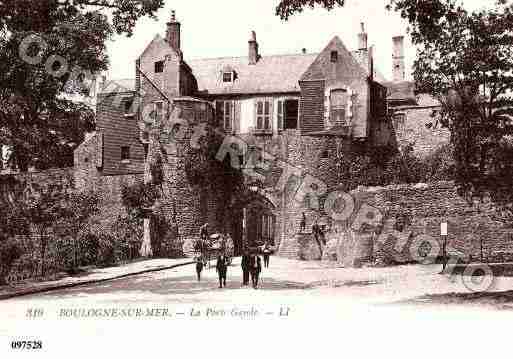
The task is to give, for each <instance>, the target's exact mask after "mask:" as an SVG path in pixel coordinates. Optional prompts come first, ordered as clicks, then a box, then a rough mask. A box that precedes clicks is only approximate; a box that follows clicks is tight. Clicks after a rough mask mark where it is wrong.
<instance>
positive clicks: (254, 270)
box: [249, 254, 262, 289]
mask: <svg viewBox="0 0 513 359" xmlns="http://www.w3.org/2000/svg"><path fill="white" fill-rule="evenodd" d="M249 265H250V273H251V282H252V283H253V288H254V289H257V288H258V277H259V276H260V272H261V271H262V260H261V259H260V257H259V256H258V255H255V254H253V255H252V256H251V258H250V260H249Z"/></svg>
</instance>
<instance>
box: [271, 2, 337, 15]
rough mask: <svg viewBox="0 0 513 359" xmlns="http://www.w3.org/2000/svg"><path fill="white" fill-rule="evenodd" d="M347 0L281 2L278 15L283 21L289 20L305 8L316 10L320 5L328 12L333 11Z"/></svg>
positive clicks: (277, 10) (277, 9) (277, 11)
mask: <svg viewBox="0 0 513 359" xmlns="http://www.w3.org/2000/svg"><path fill="white" fill-rule="evenodd" d="M344 3H345V0H281V1H280V3H279V4H278V7H277V8H276V15H278V16H280V17H281V19H282V20H288V19H289V17H290V16H292V15H294V14H296V13H300V12H302V11H303V9H304V8H305V7H307V6H308V7H310V8H312V9H313V8H314V7H315V6H316V5H320V6H321V7H323V8H325V9H326V10H328V11H329V10H332V9H333V8H335V7H337V6H344Z"/></svg>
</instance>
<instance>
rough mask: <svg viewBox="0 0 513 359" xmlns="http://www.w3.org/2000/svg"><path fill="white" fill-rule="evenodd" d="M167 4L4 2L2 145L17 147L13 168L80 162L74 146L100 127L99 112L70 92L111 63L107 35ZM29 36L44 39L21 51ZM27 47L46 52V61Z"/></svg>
mask: <svg viewBox="0 0 513 359" xmlns="http://www.w3.org/2000/svg"><path fill="white" fill-rule="evenodd" d="M162 6H163V0H134V1H125V0H39V1H32V0H4V1H1V2H0V83H1V84H2V86H1V88H0V144H2V145H8V146H9V147H10V149H11V151H12V155H11V156H10V158H9V160H10V162H11V165H12V166H14V167H17V168H18V169H20V170H22V171H24V170H26V169H27V168H28V167H29V166H32V165H34V166H36V167H37V168H40V169H45V168H48V167H56V166H70V165H72V164H73V162H72V160H73V150H74V148H75V147H76V146H77V145H78V144H79V143H80V142H82V140H83V137H84V132H87V131H92V130H93V129H94V113H93V111H92V109H90V108H89V107H88V106H86V105H84V104H82V103H76V102H73V101H72V100H70V97H69V96H66V95H74V94H79V95H80V94H87V93H88V92H89V91H88V90H89V87H90V85H91V81H90V80H91V78H92V75H94V74H95V73H98V72H100V71H104V70H106V69H107V67H108V60H109V59H108V57H107V55H106V46H105V44H106V41H107V40H109V39H110V38H111V37H112V35H113V34H114V33H118V34H127V35H131V34H132V32H133V30H134V26H135V24H136V21H137V19H138V18H140V17H142V16H150V17H155V12H156V11H157V10H158V9H159V8H160V7H162ZM30 36H32V39H38V41H37V42H31V44H30V46H28V48H27V51H26V52H20V45H21V44H22V43H23V41H24V40H26V39H27V38H29V37H30ZM21 48H23V47H21ZM20 53H26V54H27V55H28V56H34V57H35V56H38V55H39V62H37V61H34V62H37V63H28V62H27V61H26V60H24V59H23V58H22V56H21V55H20ZM52 56H54V57H52ZM55 56H58V57H55Z"/></svg>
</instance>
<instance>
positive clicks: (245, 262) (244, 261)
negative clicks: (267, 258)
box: [240, 250, 250, 285]
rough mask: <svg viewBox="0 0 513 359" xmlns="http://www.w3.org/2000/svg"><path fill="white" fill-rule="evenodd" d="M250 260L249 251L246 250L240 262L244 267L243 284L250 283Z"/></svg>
mask: <svg viewBox="0 0 513 359" xmlns="http://www.w3.org/2000/svg"><path fill="white" fill-rule="evenodd" d="M249 260H250V257H249V254H248V251H247V250H245V251H244V254H243V256H242V260H241V262H240V266H241V267H242V285H248V284H249Z"/></svg>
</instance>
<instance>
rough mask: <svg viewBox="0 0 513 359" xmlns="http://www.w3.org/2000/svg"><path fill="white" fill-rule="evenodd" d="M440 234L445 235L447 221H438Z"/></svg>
mask: <svg viewBox="0 0 513 359" xmlns="http://www.w3.org/2000/svg"><path fill="white" fill-rule="evenodd" d="M440 235H442V236H446V235H447V222H442V223H440Z"/></svg>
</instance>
